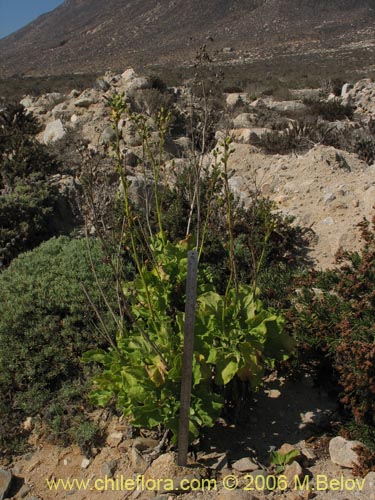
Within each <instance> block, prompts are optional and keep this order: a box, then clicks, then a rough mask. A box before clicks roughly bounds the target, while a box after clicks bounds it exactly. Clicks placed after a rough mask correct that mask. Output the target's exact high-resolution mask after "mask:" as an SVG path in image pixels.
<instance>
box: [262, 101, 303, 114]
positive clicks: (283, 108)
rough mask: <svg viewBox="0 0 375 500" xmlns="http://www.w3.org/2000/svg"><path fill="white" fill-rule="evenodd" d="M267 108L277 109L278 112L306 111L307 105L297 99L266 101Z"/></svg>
mask: <svg viewBox="0 0 375 500" xmlns="http://www.w3.org/2000/svg"><path fill="white" fill-rule="evenodd" d="M267 107H268V109H271V110H272V111H278V112H279V113H280V112H281V113H287V112H296V111H306V110H307V106H306V105H305V104H303V102H299V101H272V100H270V101H268V102H267Z"/></svg>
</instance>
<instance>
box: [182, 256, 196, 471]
mask: <svg viewBox="0 0 375 500" xmlns="http://www.w3.org/2000/svg"><path fill="white" fill-rule="evenodd" d="M197 276H198V252H197V251H196V250H191V251H190V252H188V270H187V279H186V304H185V325H184V351H183V357H182V380H181V398H180V420H179V428H178V465H182V466H186V465H187V453H188V446H189V417H190V402H191V386H192V379H193V353H194V326H195V305H196V301H197Z"/></svg>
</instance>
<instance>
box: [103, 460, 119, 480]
mask: <svg viewBox="0 0 375 500" xmlns="http://www.w3.org/2000/svg"><path fill="white" fill-rule="evenodd" d="M116 469H117V460H110V461H109V462H104V463H103V464H102V467H101V472H102V475H103V476H104V477H105V476H107V477H113V475H114V473H115V472H116Z"/></svg>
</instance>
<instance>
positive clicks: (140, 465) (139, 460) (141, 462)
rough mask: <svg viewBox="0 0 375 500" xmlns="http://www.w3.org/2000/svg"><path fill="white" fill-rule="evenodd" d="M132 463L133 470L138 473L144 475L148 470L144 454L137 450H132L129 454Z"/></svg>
mask: <svg viewBox="0 0 375 500" xmlns="http://www.w3.org/2000/svg"><path fill="white" fill-rule="evenodd" d="M129 458H130V463H131V467H132V470H133V471H134V472H137V473H141V474H143V472H144V471H145V469H146V466H147V464H146V461H145V459H144V458H143V457H142V453H141V452H140V451H138V450H137V448H134V447H133V448H132V449H131V450H130V453H129Z"/></svg>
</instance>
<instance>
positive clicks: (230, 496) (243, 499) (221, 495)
mask: <svg viewBox="0 0 375 500" xmlns="http://www.w3.org/2000/svg"><path fill="white" fill-rule="evenodd" d="M215 500H257V497H256V496H255V495H253V494H252V493H250V491H243V490H220V491H219V492H218V493H217V495H216V499H215Z"/></svg>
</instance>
